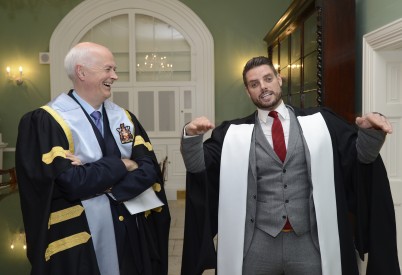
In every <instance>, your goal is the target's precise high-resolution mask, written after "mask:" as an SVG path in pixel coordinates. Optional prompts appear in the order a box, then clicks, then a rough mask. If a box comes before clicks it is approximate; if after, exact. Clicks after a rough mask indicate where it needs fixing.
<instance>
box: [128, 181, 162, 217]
mask: <svg viewBox="0 0 402 275" xmlns="http://www.w3.org/2000/svg"><path fill="white" fill-rule="evenodd" d="M124 204H125V205H126V208H127V210H128V211H129V212H130V213H131V215H134V214H137V213H140V212H144V211H147V210H150V209H153V208H156V207H159V206H162V205H163V202H162V201H161V200H160V199H159V198H158V197H157V196H156V194H155V191H154V190H153V189H152V187H149V188H148V189H147V190H145V191H144V192H142V193H141V194H139V195H138V196H137V197H135V198H132V199H131V200H128V201H125V202H124Z"/></svg>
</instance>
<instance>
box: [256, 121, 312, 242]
mask: <svg viewBox="0 0 402 275" xmlns="http://www.w3.org/2000/svg"><path fill="white" fill-rule="evenodd" d="M291 115H293V114H291ZM257 121H258V120H257ZM255 160H256V173H257V198H256V199H257V202H256V207H257V209H256V210H257V211H256V219H255V220H256V224H255V226H256V227H257V228H259V229H261V230H263V231H264V232H266V233H268V234H269V235H271V236H273V237H276V236H277V235H278V234H279V233H280V232H281V230H282V228H283V226H284V225H285V222H286V218H288V219H289V221H290V224H291V225H292V227H293V229H294V231H295V233H296V234H297V235H301V234H304V233H306V232H308V231H309V230H310V213H309V211H310V207H309V206H310V205H309V198H310V194H311V189H310V183H309V176H308V170H307V163H306V157H305V152H304V146H303V140H302V137H301V134H300V130H299V127H298V125H297V123H296V122H295V119H292V120H291V123H290V135H289V141H288V148H287V154H286V159H285V162H284V163H282V162H281V161H280V160H279V158H278V157H277V155H276V153H275V152H274V150H273V149H272V147H271V145H270V144H269V143H268V141H267V139H266V137H265V136H264V133H263V132H262V129H261V126H260V125H259V123H257V124H256V127H255Z"/></svg>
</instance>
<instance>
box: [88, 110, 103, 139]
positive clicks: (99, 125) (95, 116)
mask: <svg viewBox="0 0 402 275" xmlns="http://www.w3.org/2000/svg"><path fill="white" fill-rule="evenodd" d="M91 117H92V118H93V119H94V121H95V126H96V128H98V130H99V132H100V133H101V134H102V136H103V129H102V123H101V117H102V114H101V112H99V111H93V112H92V114H91Z"/></svg>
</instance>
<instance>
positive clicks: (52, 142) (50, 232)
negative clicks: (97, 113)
mask: <svg viewBox="0 0 402 275" xmlns="http://www.w3.org/2000/svg"><path fill="white" fill-rule="evenodd" d="M127 114H129V115H130V116H131V118H130V119H131V121H132V122H133V125H134V129H132V132H133V133H134V137H133V139H134V140H135V139H136V138H137V137H139V138H140V139H141V140H144V141H145V142H149V139H148V136H147V134H146V132H145V130H144V129H143V128H142V126H141V125H140V124H139V122H138V121H137V119H136V117H135V116H134V115H133V114H131V113H128V112H127ZM84 119H86V118H84ZM105 119H106V120H104V123H106V124H105V128H104V129H105V140H106V139H107V138H108V135H109V134H110V135H111V133H108V131H107V124H108V121H107V114H105ZM88 131H92V129H88ZM110 140H112V138H110V137H109V141H110ZM57 146H60V147H62V148H63V149H64V150H68V149H69V146H70V144H69V141H68V138H67V136H66V133H65V131H64V130H63V128H62V127H61V124H60V123H59V122H58V121H57V120H56V119H55V117H53V116H52V115H51V114H49V113H48V112H47V111H45V110H43V109H38V110H35V111H33V112H30V113H28V114H26V115H25V116H24V117H23V118H22V119H21V122H20V125H19V135H18V140H17V146H16V147H17V148H16V149H17V150H16V168H17V175H18V182H19V192H20V198H21V208H22V213H23V220H24V226H25V230H26V237H27V256H28V259H29V261H30V263H31V265H32V270H31V274H33V275H50V274H60V275H62V274H65V275H74V274H75V275H83V274H85V275H92V274H99V268H98V265H97V261H96V256H95V251H94V248H93V244H92V238H90V234H91V232H90V229H89V227H88V222H87V219H86V217H85V213H84V212H83V207H82V204H81V201H80V200H79V199H78V200H69V199H67V198H65V196H64V195H63V193H62V191H61V190H59V189H58V187H57V185H56V184H55V179H56V178H57V177H58V175H59V174H61V173H63V172H64V171H66V170H67V169H69V168H71V167H72V165H71V161H69V160H68V159H65V158H63V157H55V158H54V160H53V161H52V163H50V164H45V163H44V162H42V161H41V160H42V157H43V155H44V154H45V153H47V152H49V151H50V150H51V148H54V147H57ZM133 146H134V143H133ZM105 147H106V148H103V149H105V151H104V157H103V158H101V159H100V160H99V161H97V162H96V164H94V165H92V167H91V168H88V169H92V170H87V171H86V172H87V174H88V176H90V175H92V176H96V177H99V178H102V179H103V180H102V182H103V183H105V184H107V182H108V181H109V182H116V178H121V179H122V178H123V177H124V175H125V174H126V173H127V172H126V171H122V163H121V161H120V157H118V156H116V154H114V153H113V150H115V149H116V148H117V146H116V145H115V144H114V145H113V144H112V143H110V144H108V142H106V146H105ZM117 150H118V149H117ZM141 158H147V159H149V160H150V161H151V162H153V163H154V165H155V169H157V170H158V173H159V176H160V181H159V182H160V183H161V184H160V186H161V189H160V190H157V191H156V192H155V193H156V194H157V196H158V197H159V199H160V200H161V201H162V202H163V203H164V204H165V205H164V206H163V207H162V208H161V209H158V211H149V213H139V214H137V219H135V217H134V218H132V217H133V216H131V215H130V214H129V213H128V211H127V210H126V209H125V206H124V205H123V204H122V203H119V202H113V201H112V200H111V208H112V213H113V215H114V216H115V217H116V215H120V216H122V217H124V221H122V223H123V222H124V224H125V226H124V227H125V228H126V229H127V230H128V231H130V228H132V229H136V230H135V231H136V232H137V234H139V236H136V237H135V238H137V239H138V242H135V241H134V242H133V243H131V240H132V238H131V239H130V243H126V244H123V245H125V247H124V248H123V249H132V251H134V252H133V254H134V255H136V256H139V257H136V258H135V259H132V261H131V262H132V263H134V262H135V264H134V266H136V267H137V268H139V270H137V271H136V272H138V274H149V275H151V274H152V275H166V274H167V267H168V236H169V226H170V214H169V209H168V206H167V200H166V196H165V192H164V188H163V184H162V177H161V174H160V169H159V166H158V164H157V161H156V158H155V155H154V152H153V151H150V150H149V149H148V148H146V147H145V146H144V145H139V146H135V147H133V149H132V155H131V159H133V160H139V159H141ZM123 168H124V165H123ZM123 170H125V169H123ZM134 188H135V187H134ZM141 188H144V187H141ZM141 188H139V189H141ZM103 190H106V189H105V186H99V191H100V192H102V191H103ZM130 192H132V190H131V191H130ZM137 195H138V194H137ZM51 213H53V214H55V215H54V216H53V217H57V218H58V219H59V220H60V221H61V222H52V225H50V216H51ZM57 213H62V215H59V214H57ZM116 229H117V227H116ZM116 229H115V230H116ZM129 234H131V233H129ZM60 240H62V241H63V243H61V242H60ZM123 241H124V240H123ZM117 242H118V240H117ZM117 245H118V246H119V244H117ZM118 249H119V247H118ZM132 263H129V266H131V265H132ZM139 265H140V267H139ZM132 272H134V271H132ZM129 274H137V273H131V272H130V273H129Z"/></svg>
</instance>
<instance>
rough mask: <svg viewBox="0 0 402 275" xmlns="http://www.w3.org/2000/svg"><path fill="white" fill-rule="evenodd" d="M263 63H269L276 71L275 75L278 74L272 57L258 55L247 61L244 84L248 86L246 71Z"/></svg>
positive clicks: (244, 70)
mask: <svg viewBox="0 0 402 275" xmlns="http://www.w3.org/2000/svg"><path fill="white" fill-rule="evenodd" d="M261 65H268V66H269V67H271V69H272V71H273V72H274V74H275V76H277V75H278V72H277V71H276V69H275V67H274V65H273V64H272V61H271V59H269V58H268V57H265V56H257V57H253V58H251V59H250V60H249V61H247V63H246V65H244V69H243V82H244V86H246V87H247V79H246V73H247V72H248V71H250V70H251V69H252V68H255V67H258V66H261Z"/></svg>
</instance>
